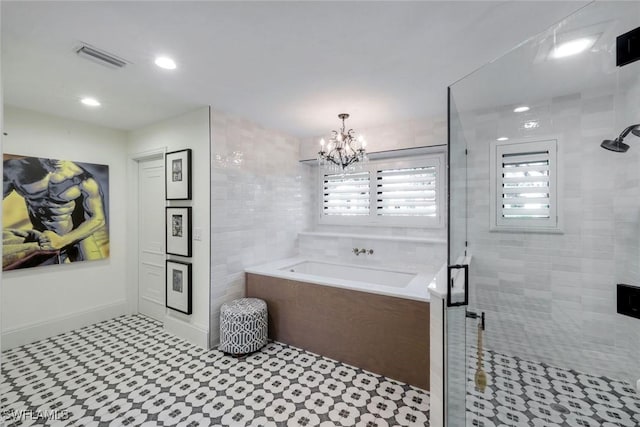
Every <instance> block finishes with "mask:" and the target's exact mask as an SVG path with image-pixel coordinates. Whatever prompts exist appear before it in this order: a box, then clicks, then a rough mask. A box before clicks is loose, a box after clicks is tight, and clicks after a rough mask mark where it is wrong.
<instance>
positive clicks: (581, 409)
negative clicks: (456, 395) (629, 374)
mask: <svg viewBox="0 0 640 427" xmlns="http://www.w3.org/2000/svg"><path fill="white" fill-rule="evenodd" d="M469 353H470V354H469V356H468V358H467V378H468V383H467V402H466V403H467V425H468V426H476V427H494V426H534V427H542V426H544V427H555V426H570V427H621V426H624V427H627V426H628V427H638V426H640V394H638V393H637V392H636V391H635V389H634V388H633V387H632V386H631V385H630V384H628V383H625V382H621V381H616V380H611V379H608V378H604V377H597V376H593V375H587V374H583V373H580V372H576V371H573V370H566V369H560V368H555V367H552V366H549V365H545V364H542V363H537V362H531V361H527V360H523V359H519V358H516V357H512V356H508V355H504V354H500V353H494V352H491V351H485V352H484V353H483V369H484V371H485V372H486V373H487V378H488V385H487V388H486V389H485V391H484V393H480V392H478V391H476V390H475V387H474V383H473V378H474V375H475V371H476V366H477V361H478V360H477V358H476V354H477V349H476V348H475V347H474V348H472V349H471V351H469Z"/></svg>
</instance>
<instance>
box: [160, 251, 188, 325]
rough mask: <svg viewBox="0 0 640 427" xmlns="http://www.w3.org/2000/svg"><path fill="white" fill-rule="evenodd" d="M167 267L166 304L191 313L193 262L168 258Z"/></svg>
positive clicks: (168, 306) (182, 311) (173, 308)
mask: <svg viewBox="0 0 640 427" xmlns="http://www.w3.org/2000/svg"><path fill="white" fill-rule="evenodd" d="M166 267H167V269H166V270H167V279H166V288H167V294H166V295H167V297H166V301H165V305H166V306H167V308H170V309H171V310H175V311H179V312H180V313H184V314H191V263H190V262H181V261H174V260H169V259H168V260H167V265H166Z"/></svg>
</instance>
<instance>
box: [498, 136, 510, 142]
mask: <svg viewBox="0 0 640 427" xmlns="http://www.w3.org/2000/svg"><path fill="white" fill-rule="evenodd" d="M508 140H509V138H507V137H506V136H501V137H500V138H498V139H496V141H508Z"/></svg>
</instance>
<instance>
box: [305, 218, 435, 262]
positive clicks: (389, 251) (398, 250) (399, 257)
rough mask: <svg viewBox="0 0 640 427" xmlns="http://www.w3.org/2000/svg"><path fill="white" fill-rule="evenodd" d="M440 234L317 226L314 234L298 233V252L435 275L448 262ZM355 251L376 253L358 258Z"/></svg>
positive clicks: (319, 258)
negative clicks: (370, 250) (355, 249)
mask: <svg viewBox="0 0 640 427" xmlns="http://www.w3.org/2000/svg"><path fill="white" fill-rule="evenodd" d="M441 234H442V233H441V232H440V231H437V232H433V231H432V230H422V229H413V230H412V229H406V228H404V229H398V230H389V229H386V230H385V229H384V228H382V229H378V228H375V227H369V228H365V227H316V231H315V232H312V233H300V234H299V236H298V250H299V255H300V256H302V257H307V258H311V259H318V260H325V261H335V262H342V263H349V264H357V265H365V266H366V265H370V266H385V267H390V268H399V269H410V270H414V271H420V272H424V273H428V274H435V272H436V271H437V269H438V268H439V267H440V266H441V265H442V264H444V263H445V262H446V259H447V253H446V251H447V243H446V235H441ZM376 236H381V237H384V238H378V237H376ZM408 239H415V240H416V241H410V240H408ZM419 239H424V241H419ZM353 248H366V249H373V250H374V253H373V255H369V254H366V255H358V256H356V255H355V254H354V253H353Z"/></svg>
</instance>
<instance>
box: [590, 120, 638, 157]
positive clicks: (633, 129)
mask: <svg viewBox="0 0 640 427" xmlns="http://www.w3.org/2000/svg"><path fill="white" fill-rule="evenodd" d="M629 133H633V134H634V135H635V136H639V137H640V124H637V125H631V126H629V127H627V128H626V129H625V130H623V131H622V133H621V134H620V136H618V137H617V138H616V139H614V140H611V139H605V140H604V141H602V144H600V146H601V147H602V148H604V149H607V150H610V151H615V152H616V153H626V152H627V150H628V149H629V146H628V145H627V144H625V143H624V142H622V141H624V139H625V138H626V137H627V135H629Z"/></svg>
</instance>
